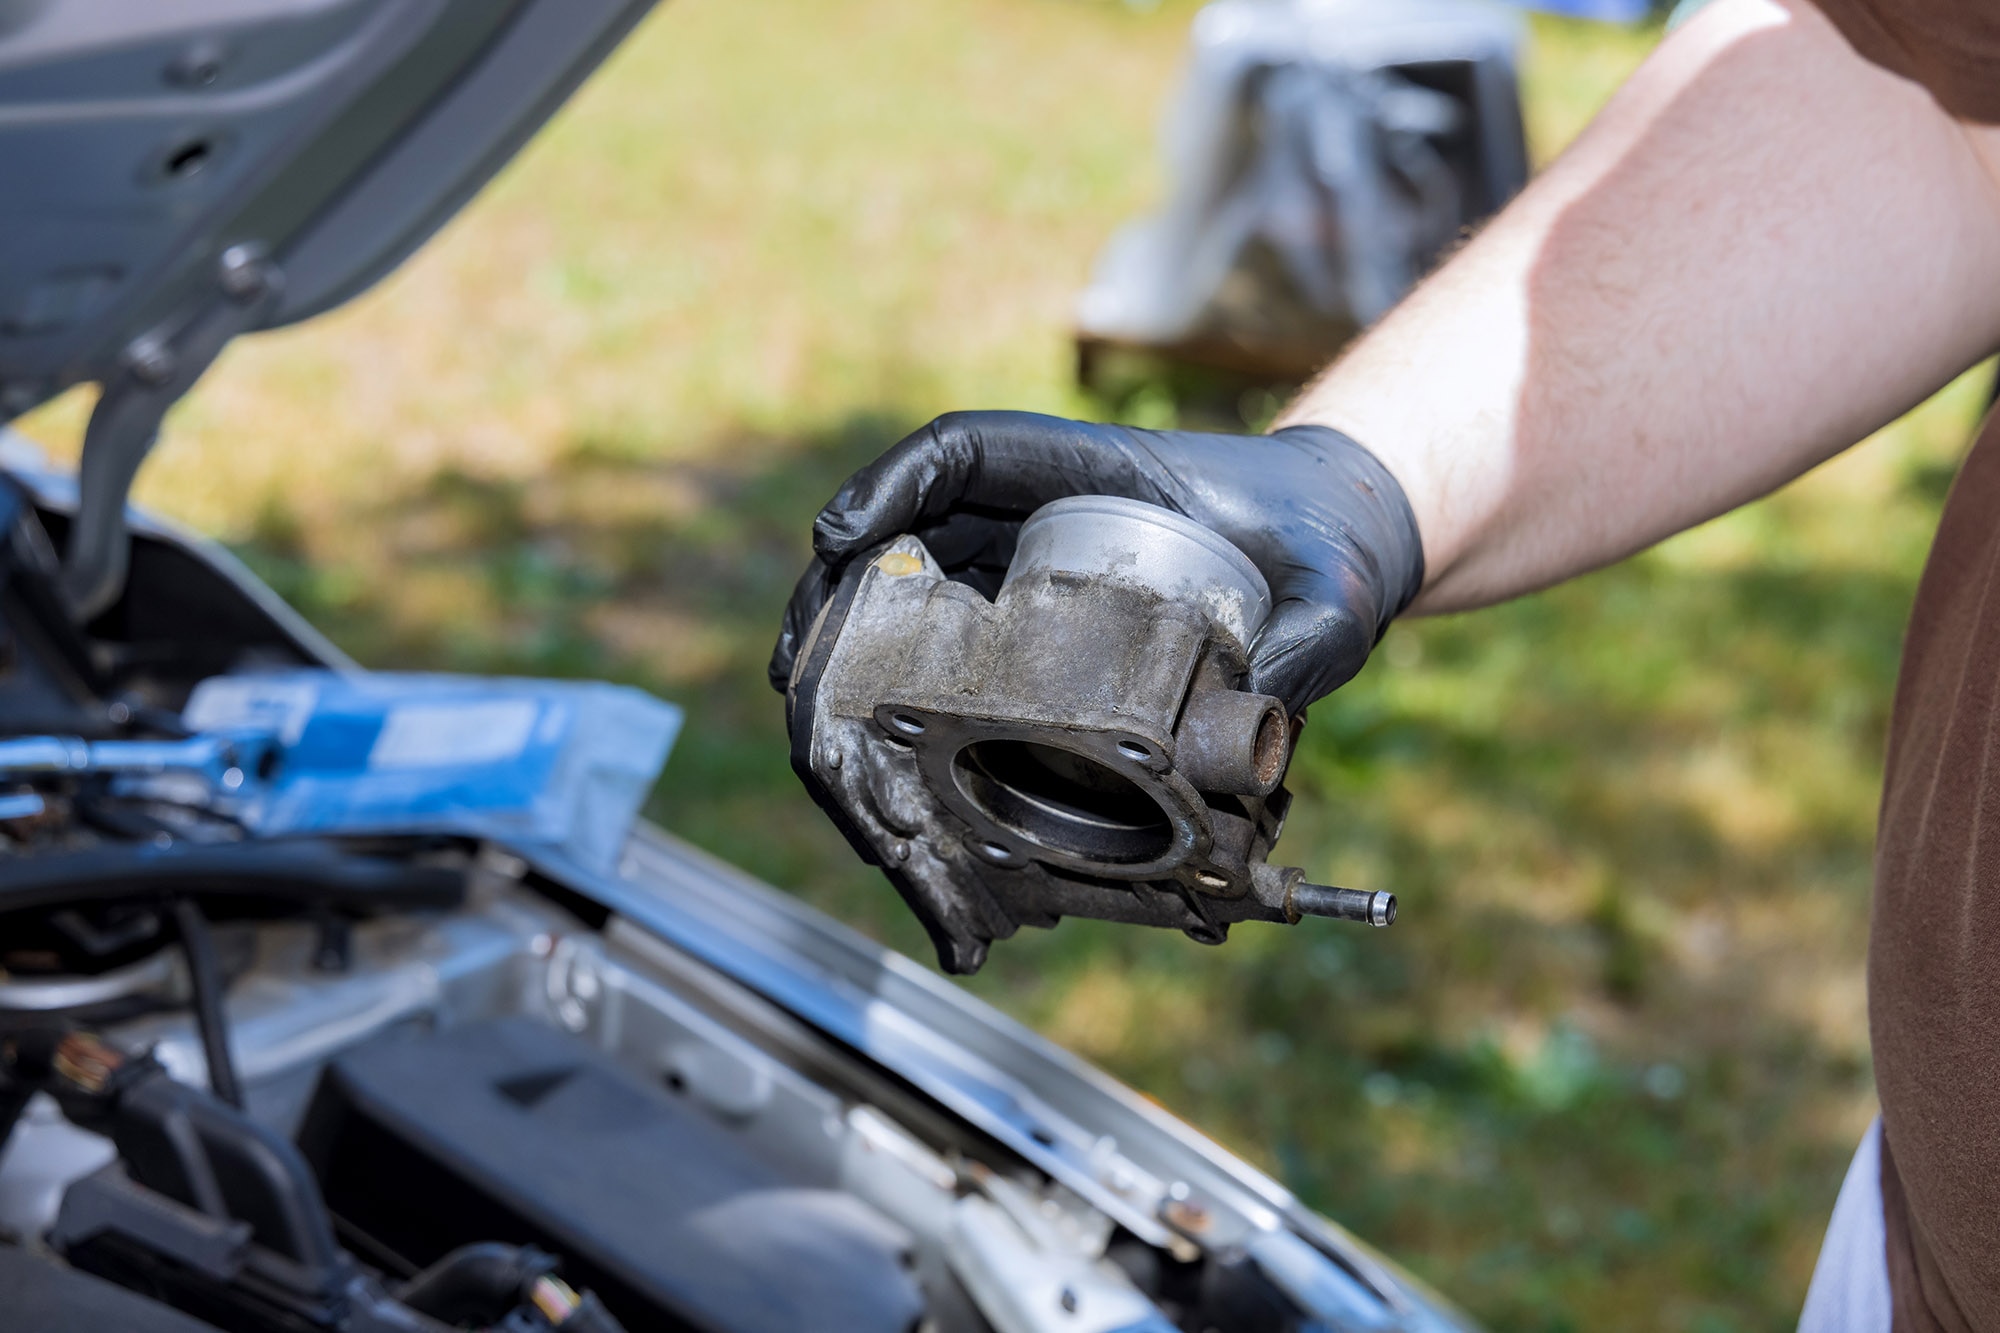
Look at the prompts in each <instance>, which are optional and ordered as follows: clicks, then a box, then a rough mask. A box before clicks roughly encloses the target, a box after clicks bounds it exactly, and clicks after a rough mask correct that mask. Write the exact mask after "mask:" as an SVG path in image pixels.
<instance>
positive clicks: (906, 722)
mask: <svg viewBox="0 0 2000 1333" xmlns="http://www.w3.org/2000/svg"><path fill="white" fill-rule="evenodd" d="M889 725H890V726H892V727H894V728H895V729H896V730H898V731H900V732H902V733H903V734H904V735H906V736H921V735H923V734H924V724H923V723H922V722H920V721H918V720H917V719H916V718H914V717H911V716H910V715H909V714H908V713H891V714H890V715H889Z"/></svg>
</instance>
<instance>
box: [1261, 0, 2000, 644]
mask: <svg viewBox="0 0 2000 1333" xmlns="http://www.w3.org/2000/svg"><path fill="white" fill-rule="evenodd" d="M1995 163H2000V129H1988V128H1980V127H1968V126H1966V125H1964V124H1963V123H1961V122H1959V121H1957V120H1955V119H1953V118H1952V117H1950V116H1949V115H1947V114H1946V113H1945V112H1944V111H1943V110H1942V109H1941V108H1939V107H1938V105H1937V104H1936V103H1935V102H1933V101H1932V100H1931V99H1930V97H1929V95H1928V94H1926V93H1925V92H1924V91H1923V90H1921V89H1920V88H1919V87H1918V86H1917V85H1915V84H1914V83H1910V82H1906V81H1904V80H1902V79H1900V78H1898V77H1896V76H1895V75H1892V74H1890V73H1888V72H1886V71H1884V70H1882V69H1880V68H1878V67H1877V66H1875V65H1873V64H1870V63H1868V62H1867V61H1865V60H1864V59H1862V57H1860V56H1859V55H1857V54H1856V53H1855V52H1854V51H1853V49H1852V48H1851V47H1849V46H1848V45H1847V43H1846V41H1845V40H1844V39H1843V38H1842V37H1841V36H1840V34H1839V33H1838V32H1837V31H1836V30H1835V29H1834V28H1833V27H1832V26H1831V25H1830V24H1829V23H1828V22H1827V21H1826V20H1825V19H1824V18H1823V17H1822V16H1821V15H1820V14H1819V13H1818V11H1817V10H1815V9H1813V8H1811V7H1810V6H1809V5H1807V4H1804V3H1801V2H1800V0H1788V2H1786V3H1778V2H1777V0H1717V3H1715V4H1713V5H1711V6H1710V7H1709V8H1708V9H1706V10H1704V11H1703V12H1702V13H1701V14H1700V15H1699V16H1698V17H1697V18H1696V19H1695V20H1694V21H1693V22H1691V23H1689V24H1688V25H1687V26H1686V27H1684V28H1682V29H1681V30H1680V31H1678V32H1677V33H1675V34H1674V35H1673V36H1672V37H1670V38H1669V39H1668V40H1667V41H1666V42H1665V43H1663V44H1662V46H1661V47H1660V49H1659V50H1658V51H1657V52H1656V53H1655V54H1654V55H1653V56H1652V58H1651V59H1650V60H1649V61H1648V62H1647V63H1646V65H1645V66H1644V67H1643V68H1642V69H1641V71H1640V72H1639V73H1638V74H1637V75H1636V76H1635V77H1634V78H1633V79H1632V80H1631V82H1630V83H1628V84H1627V85H1626V87H1625V88H1624V89H1623V90H1622V91H1621V92H1620V93H1619V94H1618V96H1617V97H1616V98H1615V99H1614V100H1613V101H1612V103H1611V104H1610V106H1609V107H1608V108H1607V109H1606V110H1605V111H1604V113H1603V114H1602V115H1601V116H1600V117H1599V118H1598V120H1597V121H1596V123H1595V124H1594V125H1592V126H1591V128H1590V129H1589V130H1588V131H1587V132H1586V133H1585V134H1584V135H1583V137H1582V138H1581V139H1580V140H1579V141H1578V142H1577V143H1576V144H1575V145H1574V146H1573V147H1572V148H1571V149H1570V150H1569V152H1568V153H1566V154H1565V155H1564V156H1563V157H1562V158H1561V159H1560V160H1559V161H1558V162H1556V163H1555V164H1554V165H1553V166H1552V167H1551V168H1550V169H1549V170H1548V171H1547V172H1546V173H1545V174H1543V175H1542V176H1541V177H1540V178H1539V179H1537V180H1536V181H1535V183H1534V184H1532V185H1531V186H1530V187H1529V188H1528V189H1527V191H1526V192H1525V193H1523V194H1522V195H1521V197H1520V198H1519V199H1518V200H1516V201H1515V202H1514V204H1513V205H1511V206H1510V207H1509V208H1508V209H1507V210H1506V211H1505V212H1504V213H1502V214H1501V215H1500V217H1499V218H1497V219H1496V220H1495V221H1494V222H1493V223H1492V224H1491V225H1489V226H1488V227H1487V228H1486V229H1485V231H1484V232H1482V233H1481V234H1480V235H1479V236H1478V237H1477V238H1476V239H1475V240H1474V241H1473V242H1472V243H1471V244H1469V245H1468V246H1466V248H1465V249H1464V250H1463V251H1462V252H1461V253H1460V254H1458V255H1457V256H1456V257H1455V258H1453V259H1452V261H1451V262H1450V263H1449V264H1447V265H1446V266H1445V267H1444V268H1443V269H1442V270H1440V271H1439V272H1438V273H1437V274H1436V275H1435V276H1434V277H1432V278H1431V279H1430V280H1429V281H1428V282H1426V283H1425V284H1424V285H1423V286H1422V287H1420V288H1419V289H1418V290H1417V291H1416V292H1415V293H1414V294H1413V295H1412V296H1411V297H1410V298H1409V299H1408V300H1407V301H1406V302H1405V303H1404V304H1403V305H1402V306H1401V307H1400V308H1398V309H1397V310H1396V311H1395V312H1394V313H1392V314H1391V315H1390V316H1389V317H1388V318H1387V319H1385V320H1384V321H1383V323H1382V324H1381V325H1380V326H1379V327H1378V328H1377V329H1376V330H1374V331H1373V332H1372V333H1371V334H1369V335H1368V336H1367V337H1366V338H1364V339H1363V340H1361V341H1360V342H1359V343H1358V344H1357V345H1356V346H1355V347H1354V348H1353V349H1352V350H1351V351H1350V352H1349V353H1348V354H1347V355H1346V356H1345V357H1344V358H1343V359H1342V360H1341V361H1340V362H1338V363H1337V364H1336V365H1335V366H1334V367H1333V368H1332V369H1331V370H1330V371H1329V372H1328V373H1327V374H1326V375H1325V376H1324V377H1322V378H1321V379H1320V380H1319V381H1318V382H1317V383H1315V384H1314V385H1313V386H1312V387H1311V388H1310V389H1308V390H1307V391H1306V393H1305V394H1304V395H1302V396H1301V397H1300V399H1299V400H1298V401H1297V402H1296V403H1294V404H1293V405H1292V406H1291V407H1290V408H1289V409H1288V410H1287V412H1286V413H1285V415H1284V417H1283V418H1281V420H1280V422H1279V425H1281V426H1287V425H1297V424H1302V423H1310V424H1318V425H1325V426H1331V427H1334V428H1336V429H1338V430H1341V431H1344V432H1346V433H1347V434H1349V435H1351V436H1353V437H1354V438H1355V439H1357V440H1360V441H1362V442H1364V443H1365V444H1366V445H1367V446H1368V448H1369V450H1371V451H1372V452H1373V453H1374V454H1375V455H1376V456H1377V457H1379V458H1380V459H1381V460H1382V461H1383V462H1384V463H1385V464H1386V465H1387V466H1388V468H1389V470H1390V472H1391V473H1393V474H1394V475H1395V476H1396V478H1397V479H1398V480H1399V481H1400V482H1401V483H1402V486H1403V489H1404V492H1405V493H1406V494H1407V496H1408V498H1409V501H1410V505H1411V508H1412V509H1413V510H1414V511H1415V514H1416V518H1417V526H1418V528H1419V530H1420V531H1421V533H1422V539H1423V547H1424V560H1425V566H1426V570H1427V578H1426V582H1425V590H1424V592H1423V594H1422V595H1421V597H1420V598H1419V599H1418V601H1417V602H1416V604H1415V606H1414V608H1413V609H1414V610H1416V611H1418V612H1426V611H1428V612H1437V611H1448V610H1454V609H1459V608H1464V607H1470V606H1476V605H1481V604H1484V603H1489V602H1494V601H1498V600H1501V599H1503V598H1506V597H1509V596H1513V595H1515V594H1518V593H1522V592H1525V591H1528V590H1531V589H1533V588H1537V587H1541V586H1544V585H1546V584H1550V583H1553V582H1556V581H1558V580H1560V579H1563V578H1565V577H1567V576H1569V575H1572V574H1577V573H1580V572H1582V571H1584V570H1587V569H1590V568H1593V567H1595V566H1598V565H1602V564H1605V563H1607V562H1609V561H1612V560H1615V559H1617V558H1619V557H1621V556H1624V555H1626V554H1629V553H1630V552H1632V551H1635V550H1637V549H1639V548H1640V547H1643V546H1645V545H1647V544H1649V543H1651V542H1653V541H1656V540H1658V539H1659V538H1661V537H1664V536H1666V535H1668V534H1670V533H1673V532H1676V531H1678V530H1680V529H1682V528H1685V527H1688V526H1690V525H1692V524H1694V523H1697V522H1699V521H1701V520H1703V519H1705V518H1709V517H1711V516H1713V515H1715V514H1718V513H1721V512H1723V511H1724V510H1727V509H1729V508H1731V507H1733V506H1735V505H1737V504H1740V503H1742V502H1744V501H1746V500H1749V499H1751V498H1753V497H1755V496H1758V495H1761V494H1763V493H1764V492H1766V491H1769V490H1771V489H1772V488H1774V487H1776V486H1778V485H1779V484H1781V483H1782V482H1784V481H1786V480H1788V479H1790V478H1791V477H1794V476H1796V475H1798V474H1799V473H1801V472H1803V471H1805V470H1806V469H1807V468H1810V467H1811V466H1813V465H1814V464H1816V463H1818V462H1820V461H1822V460H1824V459H1826V458H1828V457H1830V456H1831V455H1833V454H1834V453H1836V452H1838V451H1839V450H1841V449H1843V448H1845V447H1846V446H1848V445H1850V444H1852V443H1853V442H1854V441H1856V440H1858V439H1860V438H1862V437H1863V436H1864V435H1866V434H1868V433H1869V432H1870V431H1872V430H1874V429H1876V428H1877V427H1879V426H1881V425H1883V424H1885V423H1887V422H1889V421H1891V420H1893V419H1894V418H1895V417H1896V416H1898V415H1899V414H1901V413H1902V412H1904V411H1905V410H1907V409H1908V408H1910V407H1912V406H1914V405H1915V404H1916V403H1918V402H1920V401H1921V400H1922V399H1923V398H1924V397H1925V396H1926V395H1928V394H1930V393H1931V392H1932V391H1934V390H1935V389H1937V388H1938V387H1940V386H1941V385H1942V384H1944V383H1945V382H1946V381H1948V380H1949V379H1950V378H1951V377H1952V376H1953V375H1955V374H1957V373H1958V372H1960V371H1962V370H1963V369H1965V368H1966V367H1967V366H1969V365H1971V364H1973V363H1974V362H1976V361H1977V360H1978V359H1979V358H1980V357H1981V356H1983V355H1985V354H1986V353H1988V352H1989V351H1991V350H1993V349H1994V348H1995V347H1996V346H2000V187H1997V186H1996V173H1995V172H1994V170H1993V167H1994V164H1995Z"/></svg>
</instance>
